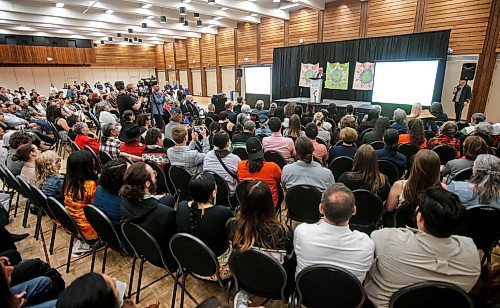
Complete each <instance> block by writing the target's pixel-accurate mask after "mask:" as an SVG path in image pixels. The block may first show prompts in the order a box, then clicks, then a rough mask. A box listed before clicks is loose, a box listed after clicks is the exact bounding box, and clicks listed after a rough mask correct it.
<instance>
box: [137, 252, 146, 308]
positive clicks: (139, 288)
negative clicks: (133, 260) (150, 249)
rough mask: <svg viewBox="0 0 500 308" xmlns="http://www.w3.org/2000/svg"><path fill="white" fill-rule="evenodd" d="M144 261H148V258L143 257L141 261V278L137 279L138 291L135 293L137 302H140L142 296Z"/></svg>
mask: <svg viewBox="0 0 500 308" xmlns="http://www.w3.org/2000/svg"><path fill="white" fill-rule="evenodd" d="M144 262H146V259H143V258H141V263H140V264H139V279H138V280H137V293H136V294H135V303H136V304H139V301H140V296H141V282H142V270H143V269H144Z"/></svg>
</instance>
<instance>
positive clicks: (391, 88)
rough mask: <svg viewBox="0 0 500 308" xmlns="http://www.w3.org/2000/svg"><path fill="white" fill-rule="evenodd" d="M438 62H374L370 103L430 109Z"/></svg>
mask: <svg viewBox="0 0 500 308" xmlns="http://www.w3.org/2000/svg"><path fill="white" fill-rule="evenodd" d="M438 62H439V61H438V60H429V61H397V62H376V64H375V80H374V84H373V96H372V102H374V103H390V104H409V105H411V104H413V103H416V102H419V103H421V104H422V105H426V106H428V105H430V104H431V103H432V96H433V94H434V84H435V82H436V73H437V68H438Z"/></svg>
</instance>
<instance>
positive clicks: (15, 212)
mask: <svg viewBox="0 0 500 308" xmlns="http://www.w3.org/2000/svg"><path fill="white" fill-rule="evenodd" d="M15 193H16V191H14V194H15ZM18 205H19V193H17V198H16V205H15V206H14V217H16V216H17V207H18Z"/></svg>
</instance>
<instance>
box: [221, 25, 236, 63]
mask: <svg viewBox="0 0 500 308" xmlns="http://www.w3.org/2000/svg"><path fill="white" fill-rule="evenodd" d="M218 36H219V46H218V53H219V65H220V66H228V65H234V29H231V28H219V34H218Z"/></svg>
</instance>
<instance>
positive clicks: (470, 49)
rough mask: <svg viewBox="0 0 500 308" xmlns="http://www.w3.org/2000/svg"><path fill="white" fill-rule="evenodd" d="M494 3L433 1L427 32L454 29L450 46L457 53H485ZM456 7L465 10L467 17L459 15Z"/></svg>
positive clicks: (427, 12) (426, 22)
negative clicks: (489, 19) (484, 47)
mask: <svg viewBox="0 0 500 308" xmlns="http://www.w3.org/2000/svg"><path fill="white" fill-rule="evenodd" d="M491 1H492V0H429V4H428V6H427V11H426V17H425V21H424V22H425V24H424V30H425V31H433V30H443V29H451V37H450V47H451V48H453V49H454V54H477V53H481V51H482V48H483V43H484V38H485V34H486V29H487V27H488V17H489V14H490V7H491ZM496 1H498V0H496ZM452 8H464V14H457V13H456V10H455V9H452Z"/></svg>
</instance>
